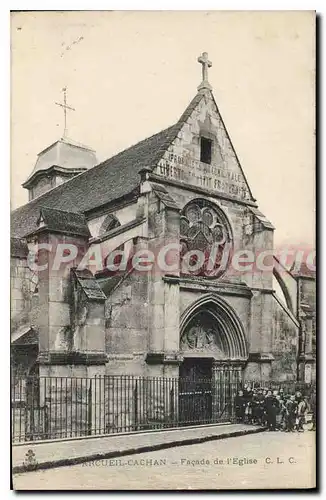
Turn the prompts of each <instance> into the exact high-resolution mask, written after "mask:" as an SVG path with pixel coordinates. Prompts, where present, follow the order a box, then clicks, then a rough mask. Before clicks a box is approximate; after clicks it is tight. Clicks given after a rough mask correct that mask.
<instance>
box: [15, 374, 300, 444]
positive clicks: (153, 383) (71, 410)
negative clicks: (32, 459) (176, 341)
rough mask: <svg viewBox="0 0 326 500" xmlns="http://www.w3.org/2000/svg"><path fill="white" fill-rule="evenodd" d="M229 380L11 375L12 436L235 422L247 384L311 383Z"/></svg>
mask: <svg viewBox="0 0 326 500" xmlns="http://www.w3.org/2000/svg"><path fill="white" fill-rule="evenodd" d="M226 380H227V381H226ZM226 380H223V379H219V380H218V381H216V380H213V379H183V378H165V377H139V376H128V375H119V376H113V375H110V376H100V377H94V378H73V377H26V378H13V379H12V390H11V395H12V439H13V442H14V443H18V442H26V441H35V440H43V439H60V438H63V439H66V438H74V437H81V436H92V435H98V434H112V433H121V432H132V431H135V432H137V431H138V432H139V431H142V430H148V429H164V428H173V427H178V426H187V425H200V424H210V423H217V422H233V421H235V395H236V394H237V391H238V390H239V389H241V388H243V387H244V386H245V385H248V386H250V387H257V386H259V387H265V386H266V387H267V386H268V387H270V388H273V389H275V388H276V389H280V388H281V387H282V388H284V390H285V391H290V390H291V391H292V392H293V391H295V390H301V391H303V392H304V391H306V392H307V391H308V386H306V385H300V384H296V385H295V384H294V383H293V382H292V383H288V384H286V383H283V384H280V383H268V384H264V383H262V382H252V381H251V382H248V383H247V384H245V383H243V382H241V381H239V380H236V381H233V382H230V380H229V379H226Z"/></svg>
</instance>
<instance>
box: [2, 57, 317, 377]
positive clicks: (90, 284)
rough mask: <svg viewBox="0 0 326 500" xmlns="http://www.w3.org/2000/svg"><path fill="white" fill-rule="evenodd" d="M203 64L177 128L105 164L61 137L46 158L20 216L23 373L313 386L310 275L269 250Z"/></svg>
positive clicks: (16, 229) (15, 311)
mask: <svg viewBox="0 0 326 500" xmlns="http://www.w3.org/2000/svg"><path fill="white" fill-rule="evenodd" d="M198 62H199V63H200V64H201V67H202V79H201V83H200V84H199V86H198V88H197V92H196V94H195V96H194V97H193V99H192V100H191V101H190V104H189V105H188V107H187V108H186V109H185V110H184V111H183V110H180V118H179V120H178V121H177V123H175V124H173V125H171V126H170V127H169V128H167V129H165V130H163V131H161V132H158V133H156V134H155V135H152V136H151V137H149V138H147V139H144V140H143V141H141V142H139V143H138V144H136V145H134V146H132V147H129V148H128V149H126V150H124V151H122V152H120V153H119V154H117V155H115V156H113V157H112V158H109V159H108V160H106V161H104V162H102V163H100V164H98V163H97V158H96V152H95V151H94V150H92V149H91V148H90V147H87V146H83V145H81V144H78V143H75V142H74V141H72V140H70V139H69V138H67V137H66V135H65V134H64V136H63V137H62V138H60V139H59V140H57V141H56V142H55V143H54V144H51V145H50V146H48V147H47V148H46V149H44V150H43V151H41V152H40V153H39V155H38V157H37V161H36V163H35V167H34V170H33V171H32V172H31V174H30V176H29V177H28V178H27V180H26V181H25V183H24V184H23V187H24V188H25V189H27V190H28V193H29V202H28V203H26V204H25V205H24V206H21V207H19V208H18V209H16V210H14V211H13V212H12V217H11V222H12V229H11V280H12V285H11V286H12V294H11V308H12V309H11V318H12V330H11V345H12V347H11V356H12V372H13V374H14V375H15V376H17V377H25V376H28V375H36V376H38V377H86V378H92V377H98V376H111V375H112V376H113V375H114V376H120V375H128V376H129V375H130V376H140V377H164V378H165V377H167V378H173V379H178V378H181V379H186V378H191V379H193V380H195V379H196V378H197V379H202V378H206V379H215V380H220V379H221V377H222V378H223V377H224V378H225V377H226V378H227V379H228V380H230V381H231V382H232V381H239V380H246V381H250V380H251V381H266V382H268V381H280V382H282V381H297V380H300V381H303V382H308V383H310V382H312V381H314V379H315V357H316V347H315V345H316V342H315V330H316V326H315V274H314V272H313V271H311V270H310V269H309V268H308V267H307V266H305V265H302V266H299V268H295V269H294V268H293V269H286V267H284V266H283V265H282V263H281V262H279V261H278V260H277V259H276V257H274V256H273V255H272V252H273V234H274V227H273V225H272V223H271V222H270V221H269V219H268V218H267V217H266V215H265V214H263V213H262V212H261V211H260V210H259V205H258V203H257V200H256V199H255V198H254V195H253V193H252V192H251V189H250V186H249V184H248V182H247V179H246V176H245V173H244V171H243V169H242V166H241V165H240V162H239V159H238V157H237V154H236V151H235V148H234V146H233V144H232V141H231V138H230V136H229V134H228V131H227V129H226V126H225V124H224V121H223V118H222V116H221V114H220V111H219V108H218V105H217V103H216V101H215V98H214V95H213V91H212V87H211V85H210V83H209V77H208V71H209V67H210V66H211V64H212V63H211V62H210V61H209V59H208V55H207V53H206V52H204V53H203V54H202V55H201V56H200V57H199V58H198ZM190 97H191V96H190ZM63 106H66V100H65V102H64V105H63ZM182 111H183V112H182ZM74 249H77V250H76V251H75V250H74ZM239 252H242V256H243V257H244V252H247V253H246V255H247V256H248V255H249V254H250V255H254V256H255V257H256V256H259V255H262V254H263V256H264V257H265V258H264V265H263V266H259V265H258V263H257V265H256V264H254V266H253V267H251V269H248V268H247V267H246V266H243V269H240V270H239V266H238V267H237V268H236V266H235V265H234V262H235V260H237V261H238V263H239V261H240V260H241V259H240V258H238V259H235V258H234V257H235V256H238V257H239V255H240V254H239ZM126 254H128V255H129V256H131V257H130V258H127V265H122V264H123V260H124V256H125V255H126ZM99 255H100V257H101V261H102V262H103V263H104V264H103V265H102V266H99V265H98V257H99ZM212 255H213V257H212ZM135 256H136V259H135ZM146 256H147V264H146V262H145V260H146ZM153 256H154V259H153ZM201 256H204V257H203V259H202V258H201ZM153 260H154V261H155V262H154V263H153ZM162 260H163V265H161V264H162ZM260 260H261V261H262V258H261V259H260ZM180 261H183V264H187V265H178V263H179V262H180ZM85 262H86V263H87V264H86V265H85ZM130 262H132V263H133V264H135V262H136V265H129V264H130ZM203 262H204V265H201V266H200V265H199V264H202V263H203ZM247 262H248V261H247ZM207 263H208V264H209V265H207ZM148 264H151V265H148ZM240 267H241V266H240ZM260 267H261V268H260Z"/></svg>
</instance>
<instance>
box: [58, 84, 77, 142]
mask: <svg viewBox="0 0 326 500" xmlns="http://www.w3.org/2000/svg"><path fill="white" fill-rule="evenodd" d="M62 92H63V103H62V102H56V103H55V104H56V105H57V106H60V107H61V108H63V113H64V130H63V139H65V138H66V137H67V110H68V109H69V110H70V111H76V110H75V108H72V107H71V106H68V104H67V87H63V89H62Z"/></svg>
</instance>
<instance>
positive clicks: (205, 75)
mask: <svg viewBox="0 0 326 500" xmlns="http://www.w3.org/2000/svg"><path fill="white" fill-rule="evenodd" d="M197 61H198V62H199V63H200V64H201V65H202V82H201V84H200V85H199V87H198V90H201V89H209V90H212V87H211V85H210V84H209V83H208V68H211V67H212V63H211V61H209V60H208V54H207V52H203V53H202V55H201V56H199V57H198V59H197Z"/></svg>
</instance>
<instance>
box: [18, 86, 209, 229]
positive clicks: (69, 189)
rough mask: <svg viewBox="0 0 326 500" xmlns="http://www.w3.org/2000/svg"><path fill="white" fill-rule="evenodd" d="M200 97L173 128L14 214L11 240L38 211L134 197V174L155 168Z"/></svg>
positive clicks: (34, 219) (71, 208) (94, 205)
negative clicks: (46, 208) (131, 195)
mask: <svg viewBox="0 0 326 500" xmlns="http://www.w3.org/2000/svg"><path fill="white" fill-rule="evenodd" d="M203 96H204V94H203V93H201V92H199V93H198V94H196V96H195V97H194V98H193V100H192V101H191V102H190V104H189V106H188V107H187V108H186V110H185V111H184V113H183V114H182V115H181V117H180V119H179V121H178V122H177V123H176V124H175V125H172V126H171V127H169V128H167V129H165V130H162V131H161V132H159V133H157V134H155V135H152V136H151V137H149V138H147V139H144V140H143V141H141V142H139V143H137V144H135V145H134V146H131V147H130V148H128V149H125V150H124V151H122V152H121V153H118V154H117V155H115V156H113V157H112V158H109V159H108V160H106V161H104V162H103V163H100V164H99V165H96V166H95V167H93V168H90V169H89V170H87V171H86V172H83V173H82V174H79V175H76V176H75V177H73V178H72V179H71V180H69V181H67V182H65V183H64V184H61V185H60V186H58V187H56V188H54V189H52V190H51V191H48V192H46V193H44V194H43V195H42V196H39V197H38V198H35V199H34V200H32V201H30V202H29V203H27V204H26V205H23V206H22V207H19V208H17V209H16V210H14V212H12V218H11V222H12V236H16V237H22V236H25V235H26V234H29V233H31V232H33V231H34V230H35V229H36V224H37V219H38V216H39V213H40V208H41V207H48V208H59V209H60V210H63V211H66V212H82V213H84V212H88V211H90V210H92V209H95V208H97V207H100V206H102V205H105V204H107V203H110V202H111V201H113V200H116V199H119V198H121V197H123V196H126V195H127V194H129V193H132V192H133V191H134V192H135V193H137V190H138V188H139V183H140V176H139V174H138V172H139V171H140V170H142V169H144V168H148V169H150V170H152V169H153V168H154V167H155V166H156V165H157V163H158V162H159V160H160V159H161V158H162V156H163V155H164V152H165V151H166V149H167V148H168V147H169V145H170V144H171V142H172V141H173V140H174V139H175V138H176V136H177V135H178V133H179V131H180V130H181V128H182V126H183V124H184V123H185V121H186V120H187V119H188V118H189V116H190V115H191V113H192V111H193V110H194V109H195V107H196V106H197V105H198V104H199V102H200V101H201V99H202V98H203Z"/></svg>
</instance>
